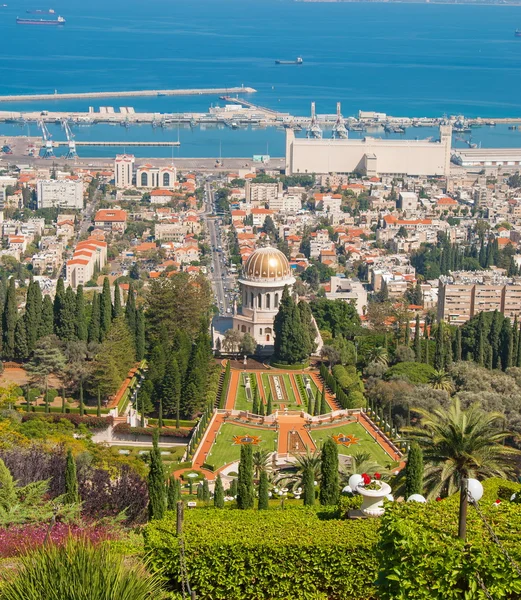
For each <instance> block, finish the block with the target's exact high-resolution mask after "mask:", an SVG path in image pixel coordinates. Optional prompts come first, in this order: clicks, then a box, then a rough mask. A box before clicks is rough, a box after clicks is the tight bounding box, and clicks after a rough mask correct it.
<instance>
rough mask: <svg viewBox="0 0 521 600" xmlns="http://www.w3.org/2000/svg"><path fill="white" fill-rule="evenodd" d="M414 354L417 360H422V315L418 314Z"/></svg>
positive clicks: (415, 327)
mask: <svg viewBox="0 0 521 600" xmlns="http://www.w3.org/2000/svg"><path fill="white" fill-rule="evenodd" d="M414 356H415V360H416V362H421V361H422V342H421V338H420V315H419V314H418V315H416V324H415V326H414Z"/></svg>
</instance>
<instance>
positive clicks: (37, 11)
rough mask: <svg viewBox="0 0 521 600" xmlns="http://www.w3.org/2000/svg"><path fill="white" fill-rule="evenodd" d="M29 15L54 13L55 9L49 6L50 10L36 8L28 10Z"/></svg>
mask: <svg viewBox="0 0 521 600" xmlns="http://www.w3.org/2000/svg"><path fill="white" fill-rule="evenodd" d="M25 12H26V13H27V14H28V15H54V9H52V8H49V10H40V9H39V8H37V9H34V10H26V11H25Z"/></svg>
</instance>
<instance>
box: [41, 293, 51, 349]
mask: <svg viewBox="0 0 521 600" xmlns="http://www.w3.org/2000/svg"><path fill="white" fill-rule="evenodd" d="M53 332H54V308H53V305H52V300H51V297H50V296H48V295H47V296H45V297H44V299H43V302H42V318H41V320H40V327H39V328H38V339H41V338H43V337H47V336H48V335H52V334H53Z"/></svg>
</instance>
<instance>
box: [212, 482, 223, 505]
mask: <svg viewBox="0 0 521 600" xmlns="http://www.w3.org/2000/svg"><path fill="white" fill-rule="evenodd" d="M213 505H214V506H215V508H224V488H223V481H222V479H221V476H220V475H217V478H216V480H215V489H214V493H213Z"/></svg>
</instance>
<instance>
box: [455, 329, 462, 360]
mask: <svg viewBox="0 0 521 600" xmlns="http://www.w3.org/2000/svg"><path fill="white" fill-rule="evenodd" d="M454 360H455V361H457V362H459V361H460V360H461V327H458V328H457V329H456V339H455V343H454Z"/></svg>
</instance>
